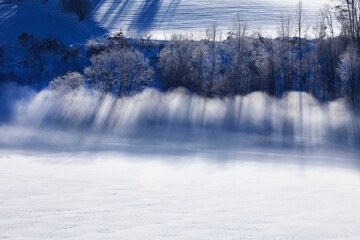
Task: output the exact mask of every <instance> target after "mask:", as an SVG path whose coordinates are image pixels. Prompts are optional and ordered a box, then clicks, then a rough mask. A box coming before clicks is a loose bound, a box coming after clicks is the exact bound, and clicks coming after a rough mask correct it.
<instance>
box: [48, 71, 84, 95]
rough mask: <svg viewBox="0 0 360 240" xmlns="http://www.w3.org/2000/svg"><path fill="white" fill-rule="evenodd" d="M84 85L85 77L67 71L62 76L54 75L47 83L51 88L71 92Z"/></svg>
mask: <svg viewBox="0 0 360 240" xmlns="http://www.w3.org/2000/svg"><path fill="white" fill-rule="evenodd" d="M84 85H85V78H84V77H83V76H82V75H81V74H80V73H78V72H69V73H66V74H65V75H64V76H60V77H56V78H55V79H54V80H52V81H51V82H50V84H49V86H50V88H51V89H54V90H56V91H59V92H71V91H74V90H78V89H80V88H81V87H82V86H84Z"/></svg>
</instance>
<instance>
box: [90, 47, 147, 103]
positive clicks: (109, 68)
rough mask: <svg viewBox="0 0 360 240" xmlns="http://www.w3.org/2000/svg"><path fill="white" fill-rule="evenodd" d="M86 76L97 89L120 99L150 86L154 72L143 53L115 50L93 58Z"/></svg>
mask: <svg viewBox="0 0 360 240" xmlns="http://www.w3.org/2000/svg"><path fill="white" fill-rule="evenodd" d="M91 63H92V65H91V66H89V67H87V68H85V70H84V72H85V75H86V76H87V77H88V79H89V81H90V83H91V84H92V86H93V87H94V88H95V89H98V90H101V91H102V92H104V93H105V94H107V93H113V94H116V95H117V96H118V97H123V96H130V95H132V94H134V93H136V92H137V91H140V90H142V89H143V88H144V87H145V86H147V85H149V84H150V83H151V81H152V80H153V77H154V71H153V69H152V68H151V67H150V66H149V64H148V61H147V60H145V58H144V56H143V54H142V53H140V52H139V51H138V50H136V49H132V48H114V49H109V50H106V51H103V52H101V53H100V54H97V55H94V56H92V57H91Z"/></svg>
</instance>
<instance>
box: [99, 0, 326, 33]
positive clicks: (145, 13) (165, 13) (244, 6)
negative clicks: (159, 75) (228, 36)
mask: <svg viewBox="0 0 360 240" xmlns="http://www.w3.org/2000/svg"><path fill="white" fill-rule="evenodd" d="M302 2H303V8H304V13H305V19H306V20H307V21H308V23H312V24H314V23H315V21H316V16H317V15H318V12H319V9H320V8H321V7H323V5H324V4H325V3H329V2H328V1H326V0H303V1H302ZM297 3H298V1H297V0H209V1H204V0H196V1H193V0H123V1H114V0H103V1H99V3H98V5H97V6H96V9H95V12H94V16H95V21H96V22H98V23H99V24H100V25H101V26H104V27H105V28H106V29H109V30H118V29H119V28H122V29H124V30H130V31H132V32H133V33H135V34H136V33H142V34H143V33H147V32H148V33H150V32H151V33H152V34H153V35H154V36H156V37H158V38H164V37H169V35H170V34H171V33H174V32H183V33H187V32H194V33H199V32H203V30H204V29H205V28H206V27H209V26H210V25H211V24H214V23H216V24H217V25H218V26H219V28H221V29H222V30H223V31H224V33H226V32H227V31H229V30H230V29H231V26H232V23H233V22H234V21H235V19H236V15H237V13H240V14H242V15H243V17H244V18H245V19H246V20H248V22H249V25H250V27H251V28H252V29H259V30H262V31H263V32H264V33H266V34H272V33H274V32H276V26H277V24H278V22H279V17H280V15H281V13H284V14H290V15H295V9H296V4H297Z"/></svg>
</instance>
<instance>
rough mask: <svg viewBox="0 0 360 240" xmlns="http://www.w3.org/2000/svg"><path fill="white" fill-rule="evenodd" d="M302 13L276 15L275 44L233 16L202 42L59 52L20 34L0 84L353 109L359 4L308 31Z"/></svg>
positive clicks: (186, 39)
mask: <svg viewBox="0 0 360 240" xmlns="http://www.w3.org/2000/svg"><path fill="white" fill-rule="evenodd" d="M87 8H88V6H87ZM303 13H304V12H303V7H302V3H301V2H299V4H298V5H297V11H296V14H294V15H293V16H291V15H287V14H282V15H281V17H280V19H279V23H278V28H277V37H276V38H266V37H264V36H263V34H262V33H261V32H260V31H253V30H251V29H250V28H249V25H248V22H247V21H246V18H245V16H243V15H240V14H239V15H238V16H237V19H236V21H235V22H234V23H233V27H232V28H231V30H230V31H228V32H226V34H224V32H222V31H221V29H219V28H218V27H217V26H216V24H214V25H212V26H210V27H208V29H206V30H205V31H204V34H203V37H202V38H201V39H198V38H195V37H194V36H192V35H190V34H187V35H186V34H174V35H172V37H171V39H169V40H153V39H152V38H151V36H150V35H144V36H143V37H142V38H138V39H134V38H132V37H131V36H127V35H126V34H125V33H124V32H123V31H118V32H116V33H112V34H111V35H109V36H107V37H102V38H97V39H91V40H89V41H88V42H87V43H86V44H85V46H65V45H64V44H62V43H61V40H60V39H56V38H44V39H39V38H36V36H33V35H31V34H27V33H23V34H22V35H20V36H19V37H18V45H19V46H18V47H19V48H20V49H23V52H24V54H23V59H22V60H21V61H19V62H18V64H17V66H16V67H14V69H10V68H9V67H4V64H5V63H4V60H3V59H2V56H3V53H4V51H6V47H5V46H3V47H2V48H1V49H0V65H3V66H2V68H1V69H2V70H1V77H0V79H1V81H2V84H5V83H8V82H11V81H12V82H16V83H18V84H21V85H39V86H47V85H48V84H49V86H50V87H51V88H54V89H58V90H61V91H72V90H74V89H77V88H79V87H81V86H86V87H89V88H94V89H96V90H99V91H102V92H103V93H104V94H108V93H112V94H116V95H117V96H118V97H124V96H131V95H133V94H135V93H136V92H138V91H140V90H142V89H143V88H144V87H146V86H151V87H157V88H161V89H162V90H168V89H172V88H177V87H184V88H186V89H188V90H189V91H190V92H193V93H196V94H199V95H202V96H209V97H214V96H220V97H222V96H235V95H239V94H240V95H244V94H247V93H250V92H253V91H264V92H267V93H268V94H269V95H272V96H278V97H280V96H282V95H283V94H284V93H286V92H288V91H305V92H308V93H311V94H312V95H313V96H314V97H316V98H317V99H319V100H321V101H329V100H332V99H336V98H340V97H345V98H346V99H348V102H349V104H350V106H351V107H352V108H353V109H354V110H356V109H359V101H360V0H341V1H339V2H337V3H336V4H335V3H332V5H326V6H325V7H324V8H323V9H322V10H321V12H320V14H319V17H318V19H317V24H316V25H314V26H311V27H308V25H307V24H306V23H305V21H304V14H303ZM84 16H85V15H84ZM79 20H80V18H79Z"/></svg>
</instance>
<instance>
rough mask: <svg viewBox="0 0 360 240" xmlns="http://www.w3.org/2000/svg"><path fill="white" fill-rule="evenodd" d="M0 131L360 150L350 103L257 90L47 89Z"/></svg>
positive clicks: (26, 136) (56, 141) (54, 138)
mask: <svg viewBox="0 0 360 240" xmlns="http://www.w3.org/2000/svg"><path fill="white" fill-rule="evenodd" d="M13 104H14V105H15V106H14V109H15V110H14V112H13V114H12V117H11V121H7V122H5V123H3V124H2V125H0V129H1V132H3V133H5V135H6V138H2V139H1V140H0V143H1V144H5V145H16V144H19V143H20V142H23V143H35V142H40V143H41V142H42V143H45V144H53V145H61V144H65V145H70V146H71V145H74V144H85V145H86V144H95V143H96V145H101V144H105V143H106V144H109V143H111V144H117V143H120V142H123V141H125V140H141V141H149V142H153V141H162V142H167V143H171V142H175V143H184V142H188V143H191V142H197V143H202V144H210V145H212V144H213V145H217V146H221V145H232V146H234V147H236V146H246V145H271V146H280V147H281V146H296V145H304V146H327V145H329V144H340V145H344V146H353V145H354V144H356V140H357V137H358V132H357V130H356V129H358V128H357V124H358V121H357V119H358V118H355V117H354V116H353V114H352V112H351V111H350V110H348V108H347V107H346V103H345V101H344V100H342V99H339V100H336V101H333V102H329V103H319V102H318V101H317V100H316V99H314V98H313V97H312V96H311V95H309V94H306V93H299V92H290V93H288V94H286V95H285V96H284V97H283V98H281V99H277V98H273V97H270V96H268V95H266V94H264V93H260V92H255V93H251V94H249V95H246V96H236V97H234V98H223V99H220V98H205V97H201V96H197V95H194V94H190V93H188V92H186V91H185V90H183V89H177V90H175V91H172V92H168V93H163V92H160V91H158V90H154V89H146V90H145V91H143V92H142V93H140V94H138V95H136V96H134V97H128V98H122V99H117V98H115V97H113V96H112V95H107V96H101V95H100V94H99V93H97V92H95V91H89V90H86V89H81V90H79V91H75V92H71V93H66V94H60V93H58V92H55V91H52V90H43V91H41V92H39V93H37V94H33V95H30V96H29V97H27V98H25V99H23V100H16V101H15V103H13Z"/></svg>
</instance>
